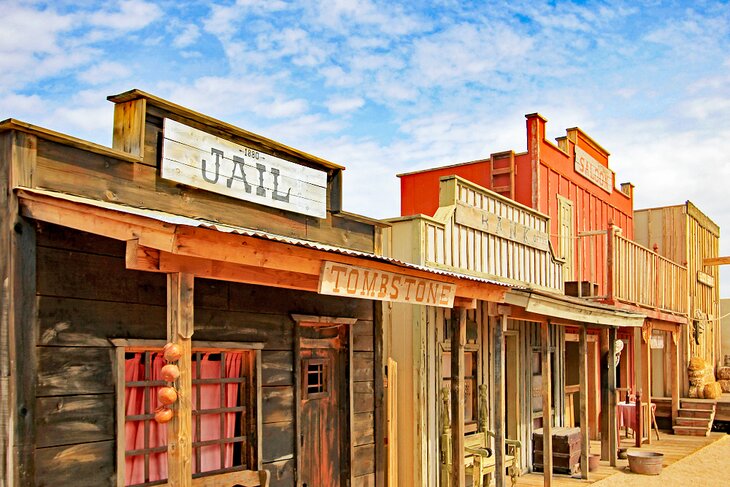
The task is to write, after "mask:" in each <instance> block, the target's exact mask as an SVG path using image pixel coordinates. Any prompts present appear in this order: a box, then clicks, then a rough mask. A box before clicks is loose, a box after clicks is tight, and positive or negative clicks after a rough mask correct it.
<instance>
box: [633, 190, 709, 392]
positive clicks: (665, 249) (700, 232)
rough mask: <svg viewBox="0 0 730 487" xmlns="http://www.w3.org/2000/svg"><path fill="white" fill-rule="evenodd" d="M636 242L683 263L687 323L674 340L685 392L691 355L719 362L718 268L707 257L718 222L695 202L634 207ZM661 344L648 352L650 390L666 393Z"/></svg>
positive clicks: (667, 388)
mask: <svg viewBox="0 0 730 487" xmlns="http://www.w3.org/2000/svg"><path fill="white" fill-rule="evenodd" d="M634 215H635V220H634V223H635V235H636V241H637V242H639V243H641V244H642V245H644V246H646V247H651V248H653V249H654V250H655V251H656V252H658V253H659V254H660V255H662V256H663V257H666V258H667V259H670V260H672V261H674V262H682V263H684V264H685V265H686V266H687V274H686V279H687V280H686V284H685V289H686V292H687V304H688V311H687V312H688V317H689V326H687V327H686V328H685V329H684V333H682V337H681V341H680V350H681V364H680V365H681V370H682V372H683V373H682V376H683V378H684V380H683V385H682V392H683V395H684V397H687V394H688V392H689V390H688V389H689V383H688V382H687V374H686V371H687V367H688V365H689V360H690V358H692V357H700V358H702V359H704V360H705V361H706V362H707V364H709V365H710V366H712V367H713V368H714V367H717V366H718V365H722V360H723V359H722V351H721V347H722V338H721V323H720V321H719V318H720V316H721V314H720V283H719V277H720V272H719V268H718V266H717V264H716V263H713V262H711V261H710V260H709V259H715V258H717V257H719V250H720V227H719V226H718V225H717V224H716V223H714V222H713V221H712V220H711V219H710V218H709V217H708V216H707V215H705V214H704V213H702V212H701V211H700V210H699V209H698V208H697V207H696V206H695V205H693V204H692V203H691V202H689V201H687V202H685V203H684V204H681V205H675V206H665V207H661V208H649V209H643V210H636V212H635V213H634ZM662 350H663V349H656V352H655V353H654V355H655V357H654V361H655V362H656V363H655V366H656V367H655V373H653V374H652V376H653V378H654V388H655V390H656V392H655V394H656V395H667V392H668V390H669V387H668V385H666V384H665V381H664V379H663V378H664V377H665V375H666V374H665V371H664V369H665V368H666V367H665V363H664V362H666V360H662V359H663V358H664V356H663V355H664V354H663V353H661V351H662Z"/></svg>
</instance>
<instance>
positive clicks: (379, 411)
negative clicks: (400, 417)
mask: <svg viewBox="0 0 730 487" xmlns="http://www.w3.org/2000/svg"><path fill="white" fill-rule="evenodd" d="M373 311H374V312H375V314H374V317H373V328H374V330H373V333H374V339H373V351H374V360H375V371H374V373H373V379H374V386H373V390H374V396H375V413H374V414H375V428H374V433H375V487H385V485H386V471H387V460H388V457H387V453H388V452H387V447H386V445H385V443H386V440H385V438H386V434H387V433H386V417H387V414H386V410H387V406H386V397H385V357H384V354H383V302H382V301H374V302H373ZM349 335H350V337H352V332H351V333H350V334H349ZM389 439H391V438H389ZM393 446H394V447H395V446H396V444H395V443H393Z"/></svg>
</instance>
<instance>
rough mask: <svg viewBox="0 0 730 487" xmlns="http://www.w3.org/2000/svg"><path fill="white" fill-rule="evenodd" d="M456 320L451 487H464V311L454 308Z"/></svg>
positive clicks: (453, 348) (452, 368) (452, 332)
mask: <svg viewBox="0 0 730 487" xmlns="http://www.w3.org/2000/svg"><path fill="white" fill-rule="evenodd" d="M454 310H455V311H456V313H457V314H458V315H459V316H458V319H453V317H452V319H451V458H453V459H454V461H453V462H452V468H451V487H464V485H465V482H466V471H465V469H464V462H463V461H459V459H461V458H464V394H463V392H464V345H466V309H464V308H454Z"/></svg>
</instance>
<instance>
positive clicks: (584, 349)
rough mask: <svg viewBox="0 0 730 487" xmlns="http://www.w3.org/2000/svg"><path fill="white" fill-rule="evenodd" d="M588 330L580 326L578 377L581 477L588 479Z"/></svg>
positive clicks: (589, 445)
mask: <svg viewBox="0 0 730 487" xmlns="http://www.w3.org/2000/svg"><path fill="white" fill-rule="evenodd" d="M587 335H588V332H587V330H586V327H585V326H581V327H580V336H579V339H578V360H579V362H578V376H579V377H578V379H579V382H580V440H581V443H580V478H582V479H585V480H588V455H589V454H590V447H591V444H590V439H589V437H588V336H587Z"/></svg>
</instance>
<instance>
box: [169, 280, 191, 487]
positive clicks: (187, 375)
mask: <svg viewBox="0 0 730 487" xmlns="http://www.w3.org/2000/svg"><path fill="white" fill-rule="evenodd" d="M194 280H195V278H194V276H193V275H192V274H182V273H180V274H178V273H175V274H168V276H167V340H168V341H170V342H173V343H177V344H178V345H180V348H181V351H182V356H181V357H180V360H179V361H178V365H179V368H180V377H179V378H178V380H177V381H176V384H175V385H176V386H177V387H176V388H177V393H178V401H177V402H176V403H175V409H174V413H175V414H174V416H173V418H172V420H171V421H170V423H168V427H167V462H168V467H167V474H168V485H169V486H170V487H190V486H191V481H192V476H193V462H192V454H193V452H192V443H193V442H192V404H193V403H192V393H193V386H192V370H191V337H192V335H193V331H194V325H193V286H194Z"/></svg>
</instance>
